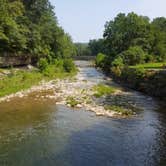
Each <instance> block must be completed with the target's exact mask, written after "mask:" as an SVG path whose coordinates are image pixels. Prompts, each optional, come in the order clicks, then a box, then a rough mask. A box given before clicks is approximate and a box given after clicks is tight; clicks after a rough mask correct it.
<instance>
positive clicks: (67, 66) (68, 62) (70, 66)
mask: <svg viewBox="0 0 166 166" xmlns="http://www.w3.org/2000/svg"><path fill="white" fill-rule="evenodd" d="M63 68H64V70H65V71H66V72H72V71H75V70H76V67H75V64H74V62H73V60H72V59H64V60H63Z"/></svg>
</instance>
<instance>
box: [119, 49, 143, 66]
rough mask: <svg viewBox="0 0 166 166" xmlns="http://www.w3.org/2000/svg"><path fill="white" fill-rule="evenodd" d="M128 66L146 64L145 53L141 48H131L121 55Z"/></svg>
mask: <svg viewBox="0 0 166 166" xmlns="http://www.w3.org/2000/svg"><path fill="white" fill-rule="evenodd" d="M119 56H121V57H122V58H123V61H124V63H125V64H126V65H136V64H140V63H144V62H145V52H144V51H143V50H142V48H141V47H139V46H134V47H130V48H129V49H128V50H127V51H124V52H122V53H121V54H119Z"/></svg>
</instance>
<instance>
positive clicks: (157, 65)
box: [130, 62, 166, 69]
mask: <svg viewBox="0 0 166 166" xmlns="http://www.w3.org/2000/svg"><path fill="white" fill-rule="evenodd" d="M165 66H166V62H158V63H145V64H139V65H136V66H130V68H144V69H164V67H165Z"/></svg>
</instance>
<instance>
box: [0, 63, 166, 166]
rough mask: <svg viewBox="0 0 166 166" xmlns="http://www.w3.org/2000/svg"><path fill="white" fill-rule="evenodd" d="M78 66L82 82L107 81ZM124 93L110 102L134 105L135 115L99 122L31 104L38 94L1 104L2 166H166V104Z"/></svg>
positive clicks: (55, 107) (87, 115)
mask: <svg viewBox="0 0 166 166" xmlns="http://www.w3.org/2000/svg"><path fill="white" fill-rule="evenodd" d="M77 64H78V65H79V66H80V67H81V68H80V73H79V74H80V75H82V76H84V77H85V78H86V79H88V80H91V81H98V82H104V81H105V80H106V77H105V76H104V75H103V74H102V73H101V72H99V71H97V70H96V69H95V68H93V67H90V66H88V65H87V62H77ZM109 83H110V84H112V86H119V85H116V84H115V83H114V82H112V81H109ZM126 91H127V92H128V93H127V95H125V96H119V97H118V98H116V99H115V101H114V102H116V103H118V102H119V103H129V104H132V105H135V107H138V108H139V109H138V110H137V112H136V113H137V116H134V117H129V118H107V117H97V116H95V114H94V113H92V112H88V111H84V110H79V111H78V110H77V111H76V110H72V109H71V108H67V107H65V106H63V105H55V103H54V102H52V101H49V100H48V101H47V100H34V98H35V95H36V94H30V95H29V96H27V97H24V98H14V99H12V100H11V101H9V102H3V103H1V104H0V166H165V165H166V107H165V106H164V103H162V102H160V101H158V100H157V99H154V98H151V97H148V96H145V95H143V94H141V93H138V92H135V91H132V90H127V89H126ZM38 95H39V94H38ZM107 102H113V101H112V100H110V99H109V98H108V101H107Z"/></svg>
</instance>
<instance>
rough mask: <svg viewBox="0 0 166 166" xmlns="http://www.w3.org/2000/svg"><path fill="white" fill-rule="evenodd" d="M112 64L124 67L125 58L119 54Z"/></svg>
mask: <svg viewBox="0 0 166 166" xmlns="http://www.w3.org/2000/svg"><path fill="white" fill-rule="evenodd" d="M111 66H114V67H120V68H122V67H123V66H124V63H123V59H122V58H121V57H120V56H118V57H117V58H115V59H114V61H113V62H112V63H111Z"/></svg>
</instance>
